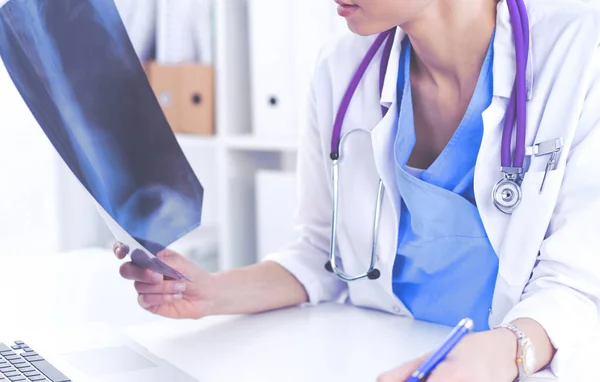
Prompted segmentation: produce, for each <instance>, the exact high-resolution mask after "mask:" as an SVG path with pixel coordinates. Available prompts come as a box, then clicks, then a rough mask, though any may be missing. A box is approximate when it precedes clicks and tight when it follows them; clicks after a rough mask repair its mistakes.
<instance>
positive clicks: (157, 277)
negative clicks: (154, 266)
mask: <svg viewBox="0 0 600 382" xmlns="http://www.w3.org/2000/svg"><path fill="white" fill-rule="evenodd" d="M150 279H151V280H152V282H154V283H159V282H161V281H163V275H161V274H158V273H152V276H150Z"/></svg>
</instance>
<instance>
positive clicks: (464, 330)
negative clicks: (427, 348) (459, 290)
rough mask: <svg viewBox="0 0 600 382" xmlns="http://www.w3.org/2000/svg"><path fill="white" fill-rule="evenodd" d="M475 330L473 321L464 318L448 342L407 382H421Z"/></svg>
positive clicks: (448, 338)
mask: <svg viewBox="0 0 600 382" xmlns="http://www.w3.org/2000/svg"><path fill="white" fill-rule="evenodd" d="M471 330H473V320H471V319H470V318H463V319H462V320H461V321H460V322H459V323H458V325H456V327H455V328H454V329H453V330H452V332H451V333H450V334H449V335H448V337H447V338H446V341H444V343H443V344H442V346H440V347H439V349H438V350H436V351H435V352H434V353H433V354H432V355H430V356H429V358H427V359H426V360H425V361H424V362H423V363H422V364H421V365H420V366H419V367H418V368H417V370H416V371H415V372H414V373H413V374H412V375H411V376H410V378H408V379H407V380H406V382H420V381H422V380H423V379H424V378H425V377H427V376H428V375H429V373H431V372H432V371H433V369H435V368H436V367H437V365H439V364H440V363H441V362H442V361H443V360H444V359H445V358H446V357H447V356H448V354H450V352H451V351H452V349H454V347H455V346H456V345H458V343H459V342H460V341H461V340H462V339H463V338H464V337H465V336H466V335H467V334H469V333H470V332H471Z"/></svg>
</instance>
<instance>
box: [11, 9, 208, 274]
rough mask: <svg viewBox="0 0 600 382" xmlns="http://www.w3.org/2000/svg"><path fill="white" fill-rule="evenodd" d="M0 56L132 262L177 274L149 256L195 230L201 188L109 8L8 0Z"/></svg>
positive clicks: (138, 62)
mask: <svg viewBox="0 0 600 382" xmlns="http://www.w3.org/2000/svg"><path fill="white" fill-rule="evenodd" d="M0 4H1V3H0ZM0 56H1V57H2V60H3V61H4V64H5V66H6V68H7V70H8V72H9V74H10V76H11V78H12V80H13V81H14V83H15V85H16V87H17V89H18V90H19V92H20V94H21V95H22V96H23V99H24V100H25V102H26V104H27V105H28V107H29V109H30V110H31V112H32V114H33V115H34V117H35V118H36V120H37V121H38V123H39V125H40V126H41V128H42V129H43V131H44V132H45V134H46V135H47V136H48V138H49V140H50V141H51V142H52V144H53V146H54V147H55V148H56V150H57V151H58V153H59V154H60V156H61V157H62V159H63V160H64V161H65V162H66V164H67V165H68V166H69V168H70V169H71V171H72V172H73V174H74V175H75V176H76V177H77V179H79V181H80V182H81V183H82V184H83V185H84V186H85V188H86V189H87V190H88V192H89V193H90V194H91V196H92V197H93V198H94V199H95V201H96V202H97V204H98V205H99V206H100V208H99V210H100V212H101V214H102V215H103V217H104V218H105V221H106V222H107V224H108V225H109V226H110V227H111V229H112V231H113V233H114V234H115V236H117V239H118V240H121V241H123V242H124V243H125V244H127V245H129V246H130V247H132V248H131V249H132V251H133V252H135V256H132V258H133V260H134V262H137V263H139V264H140V265H143V266H145V267H148V268H152V269H154V270H155V271H157V272H159V273H161V274H163V275H166V276H169V277H173V278H178V279H181V278H183V275H181V274H179V273H177V272H176V271H175V270H173V269H171V268H169V267H168V266H166V265H165V264H163V263H161V262H160V261H159V260H158V258H156V257H154V255H156V254H157V253H158V252H159V251H161V250H163V249H164V248H165V247H167V246H169V245H170V244H172V243H173V242H174V241H176V240H177V239H178V238H180V237H182V236H184V235H185V234H186V233H188V232H189V231H191V230H193V229H194V228H196V227H198V226H199V225H200V221H201V213H202V197H203V192H204V190H203V188H202V186H201V184H200V182H199V181H198V179H197V178H196V176H195V174H194V173H193V171H192V168H191V167H190V165H189V163H188V162H187V160H186V158H185V156H184V154H183V152H182V151H181V148H180V147H179V145H178V143H177V140H176V138H175V135H174V134H173V132H172V130H171V129H170V127H169V125H168V122H167V120H166V118H165V116H164V115H163V113H162V110H161V109H160V106H159V103H158V101H157V100H156V97H155V95H154V93H153V91H152V88H151V87H150V84H149V83H148V80H147V78H146V76H145V74H144V71H143V68H142V64H141V63H140V61H139V59H138V57H137V55H136V52H135V51H134V49H133V46H132V44H131V42H130V40H129V38H128V36H127V32H126V30H125V27H124V26H123V23H122V21H121V18H120V16H119V13H118V11H117V8H116V6H115V4H114V2H113V1H111V0H60V1H56V0H9V1H8V2H6V3H5V4H4V5H3V6H2V7H1V8H0ZM136 249H137V251H135V250H136Z"/></svg>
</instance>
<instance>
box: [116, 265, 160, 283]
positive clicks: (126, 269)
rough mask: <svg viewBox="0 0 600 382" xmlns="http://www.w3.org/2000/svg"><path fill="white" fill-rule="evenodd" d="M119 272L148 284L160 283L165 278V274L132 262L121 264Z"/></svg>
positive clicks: (125, 276) (128, 278) (126, 277)
mask: <svg viewBox="0 0 600 382" xmlns="http://www.w3.org/2000/svg"><path fill="white" fill-rule="evenodd" d="M119 273H120V274H121V277H123V278H124V279H127V280H133V281H140V282H143V283H147V284H158V283H160V282H162V281H163V280H164V276H163V275H160V274H158V273H155V272H152V271H151V270H149V269H144V268H140V267H138V266H137V265H135V264H134V263H132V262H127V263H124V264H123V265H121V268H120V269H119Z"/></svg>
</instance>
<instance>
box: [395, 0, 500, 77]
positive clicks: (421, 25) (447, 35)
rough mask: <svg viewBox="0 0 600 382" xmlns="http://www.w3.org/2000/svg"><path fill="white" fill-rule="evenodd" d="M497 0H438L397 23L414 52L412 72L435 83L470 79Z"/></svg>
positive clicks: (477, 65) (479, 63)
mask: <svg viewBox="0 0 600 382" xmlns="http://www.w3.org/2000/svg"><path fill="white" fill-rule="evenodd" d="M496 4H497V1H496V0H480V1H474V0H437V1H434V2H432V3H431V5H430V6H429V7H428V8H426V9H425V10H424V11H423V12H422V14H421V15H420V16H419V17H418V19H415V20H413V21H411V22H410V23H406V24H405V25H400V27H401V28H402V29H403V30H404V31H405V32H406V33H407V34H408V36H409V37H410V41H411V45H412V47H413V50H414V52H415V55H414V59H413V68H412V75H413V76H416V77H420V78H421V79H423V80H426V81H428V82H429V81H432V83H434V84H436V85H437V86H444V87H445V86H446V85H451V86H458V89H461V88H463V85H464V84H470V83H472V80H473V76H478V75H479V72H480V70H481V66H482V64H483V61H484V59H485V56H486V53H487V51H488V48H489V44H490V40H491V38H492V35H493V33H494V29H495V26H496Z"/></svg>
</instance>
